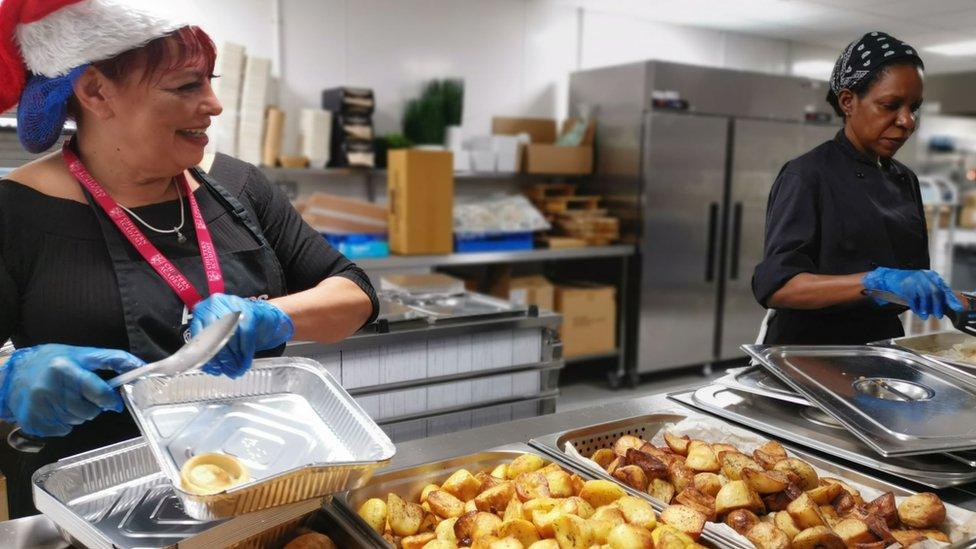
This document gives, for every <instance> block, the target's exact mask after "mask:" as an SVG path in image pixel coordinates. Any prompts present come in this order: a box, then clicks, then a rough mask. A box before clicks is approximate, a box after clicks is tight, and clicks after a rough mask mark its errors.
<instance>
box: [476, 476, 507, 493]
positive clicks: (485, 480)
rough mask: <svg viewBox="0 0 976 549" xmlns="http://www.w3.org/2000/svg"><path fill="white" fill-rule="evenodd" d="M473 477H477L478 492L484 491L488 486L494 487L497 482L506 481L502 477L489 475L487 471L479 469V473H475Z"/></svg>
mask: <svg viewBox="0 0 976 549" xmlns="http://www.w3.org/2000/svg"><path fill="white" fill-rule="evenodd" d="M474 478H476V479H478V492H479V493H480V492H484V491H485V490H488V489H489V488H494V487H495V486H498V485H499V484H502V483H503V482H506V480H505V479H503V478H497V477H493V476H491V475H490V474H488V472H487V471H481V472H480V473H478V474H476V475H475V476H474Z"/></svg>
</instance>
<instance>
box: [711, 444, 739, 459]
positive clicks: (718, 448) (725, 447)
mask: <svg viewBox="0 0 976 549" xmlns="http://www.w3.org/2000/svg"><path fill="white" fill-rule="evenodd" d="M712 451H713V452H715V455H716V456H720V455H722V452H736V453H739V454H741V453H742V452H740V451H739V449H738V448H736V447H735V446H732V445H731V444H724V443H721V442H720V443H717V444H712Z"/></svg>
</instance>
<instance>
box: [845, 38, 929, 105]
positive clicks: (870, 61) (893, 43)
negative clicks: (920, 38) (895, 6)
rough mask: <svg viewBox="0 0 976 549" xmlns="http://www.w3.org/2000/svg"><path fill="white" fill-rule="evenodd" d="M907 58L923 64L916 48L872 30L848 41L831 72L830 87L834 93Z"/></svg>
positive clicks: (851, 86) (849, 87)
mask: <svg viewBox="0 0 976 549" xmlns="http://www.w3.org/2000/svg"><path fill="white" fill-rule="evenodd" d="M905 57H911V58H914V59H917V60H918V63H919V65H922V58H921V57H919V56H918V54H917V53H915V48H913V47H911V46H909V45H908V44H906V43H904V42H902V41H901V40H898V39H897V38H895V37H893V36H890V35H888V34H885V33H883V32H869V33H867V34H865V35H864V36H862V37H861V38H860V39H858V40H855V41H853V42H851V43H850V44H848V45H847V47H846V48H844V53H842V54H841V55H840V57H838V58H837V63H835V64H834V70H833V72H831V73H830V89H831V90H832V91H833V92H834V93H835V94H836V93H840V90H843V89H851V88H853V87H854V86H856V85H857V83H858V82H860V81H861V80H864V79H865V78H866V77H867V76H868V75H869V74H871V73H873V72H874V71H876V70H878V69H879V68H881V67H883V66H885V65H887V64H888V63H891V62H892V61H894V60H895V59H903V58H905ZM923 68H924V66H923Z"/></svg>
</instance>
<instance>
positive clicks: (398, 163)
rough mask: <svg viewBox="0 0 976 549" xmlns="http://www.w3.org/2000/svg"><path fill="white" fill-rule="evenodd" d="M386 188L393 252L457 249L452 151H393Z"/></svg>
mask: <svg viewBox="0 0 976 549" xmlns="http://www.w3.org/2000/svg"><path fill="white" fill-rule="evenodd" d="M387 192H388V195H389V212H390V251H391V252H393V253H397V254H404V255H410V254H449V253H451V252H452V251H454V211H453V209H454V161H453V157H452V155H451V153H450V152H447V151H424V150H417V149H400V150H393V151H390V152H389V155H388V167H387Z"/></svg>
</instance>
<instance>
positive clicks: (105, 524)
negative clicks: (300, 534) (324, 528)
mask: <svg viewBox="0 0 976 549" xmlns="http://www.w3.org/2000/svg"><path fill="white" fill-rule="evenodd" d="M32 480H33V493H34V504H35V505H36V506H37V509H38V510H39V511H41V512H42V513H43V514H44V515H45V516H47V517H48V518H49V519H50V520H51V521H52V522H53V523H54V524H55V525H56V526H57V528H58V531H60V532H61V535H62V537H64V539H65V540H67V541H69V542H70V543H71V544H72V545H75V546H78V547H87V548H89V549H114V548H141V549H150V548H151V549H161V548H171V547H173V548H175V547H180V548H183V549H194V548H209V547H265V546H268V545H269V544H270V543H273V542H274V541H275V540H276V539H278V538H281V537H282V536H283V535H286V534H287V533H288V532H290V531H292V530H293V529H294V528H296V527H297V526H298V523H299V522H300V521H301V520H302V518H303V517H305V516H307V515H309V514H310V513H313V512H315V511H316V510H318V509H319V508H320V506H321V504H322V500H320V499H314V500H308V501H303V502H298V503H294V504H291V505H287V506H283V507H278V508H275V509H268V510H265V511H261V512H258V513H254V514H252V515H247V516H244V517H236V518H232V519H226V520H218V521H211V522H207V521H199V520H196V519H193V518H192V517H189V516H187V515H186V514H185V513H184V512H183V509H182V504H181V502H180V500H179V498H177V497H176V494H175V493H174V490H173V486H172V485H171V484H170V482H169V480H167V479H166V477H165V476H164V475H163V473H162V472H161V471H160V470H159V465H158V464H157V463H156V458H155V457H154V456H153V454H152V451H150V449H149V445H148V444H147V443H146V442H145V441H144V440H143V439H142V438H136V439H132V440H128V441H125V442H120V443H118V444H113V445H111V446H106V447H104V448H99V449H97V450H92V451H90V452H86V453H84V454H79V455H77V456H72V457H69V458H65V459H62V460H60V461H58V462H56V463H52V464H50V465H46V466H44V467H42V468H40V469H38V471H37V472H36V473H34V476H33V479H32Z"/></svg>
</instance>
